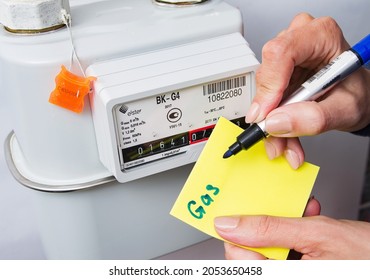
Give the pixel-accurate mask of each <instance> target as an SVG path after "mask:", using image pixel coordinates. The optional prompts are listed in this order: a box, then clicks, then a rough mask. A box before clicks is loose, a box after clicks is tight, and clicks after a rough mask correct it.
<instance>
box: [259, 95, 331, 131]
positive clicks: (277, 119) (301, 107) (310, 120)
mask: <svg viewBox="0 0 370 280" xmlns="http://www.w3.org/2000/svg"><path fill="white" fill-rule="evenodd" d="M326 107H328V106H323V104H319V103H317V102H310V101H306V102H298V103H295V104H289V105H286V106H282V107H279V108H277V109H275V110H273V111H272V112H271V113H270V114H269V115H268V116H267V117H266V122H265V123H266V131H267V132H268V133H269V134H270V135H273V136H275V137H297V136H305V135H316V134H319V133H321V132H324V131H327V130H328V129H330V127H331V125H330V121H331V119H330V117H331V111H330V109H329V110H328V108H326Z"/></svg>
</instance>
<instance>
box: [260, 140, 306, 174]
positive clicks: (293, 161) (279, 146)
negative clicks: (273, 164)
mask: <svg viewBox="0 0 370 280" xmlns="http://www.w3.org/2000/svg"><path fill="white" fill-rule="evenodd" d="M264 143H265V149H266V153H267V156H268V158H269V159H270V160H272V159H274V158H277V157H279V156H281V155H284V156H285V158H286V159H287V161H288V162H289V164H290V166H291V167H292V168H293V169H298V168H299V167H300V166H301V165H302V164H303V163H304V157H305V155H304V150H303V147H302V145H301V142H300V141H299V139H298V138H278V137H273V136H270V137H267V138H266V139H265V141H264Z"/></svg>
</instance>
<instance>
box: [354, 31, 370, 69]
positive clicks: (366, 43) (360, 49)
mask: <svg viewBox="0 0 370 280" xmlns="http://www.w3.org/2000/svg"><path fill="white" fill-rule="evenodd" d="M352 50H353V51H355V52H356V53H357V54H358V56H359V57H360V58H361V60H362V61H361V62H362V64H366V63H368V62H369V61H370V34H369V35H367V36H366V37H365V38H363V39H362V40H361V41H360V42H358V43H357V44H356V45H354V46H353V47H352Z"/></svg>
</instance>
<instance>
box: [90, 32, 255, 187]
mask: <svg viewBox="0 0 370 280" xmlns="http://www.w3.org/2000/svg"><path fill="white" fill-rule="evenodd" d="M138 65H140V67H138ZM257 66H258V61H257V60H256V59H255V56H254V54H253V52H252V51H251V50H250V49H249V47H248V45H247V43H246V42H245V40H244V39H243V37H242V36H241V35H240V34H238V33H235V34H231V35H226V36H223V37H218V38H214V39H209V40H206V41H201V42H195V43H192V44H187V45H183V46H177V47H173V48H168V49H163V50H158V51H156V52H151V53H147V54H142V55H138V56H132V57H127V58H122V59H119V60H113V61H108V62H103V63H97V64H94V65H91V66H90V67H89V69H88V74H89V75H94V76H96V77H97V81H96V83H95V91H94V93H93V94H92V95H91V96H90V97H91V98H90V99H91V105H92V108H93V110H92V111H93V119H94V125H95V132H96V137H97V141H98V148H99V155H100V159H101V161H102V163H103V164H104V165H105V166H106V167H107V168H108V169H109V170H110V171H111V172H112V173H113V174H114V175H115V177H116V178H117V180H118V181H120V182H126V181H130V180H134V179H136V178H140V177H144V176H147V175H150V174H154V173H158V172H161V171H165V170H168V169H171V168H175V167H178V166H182V165H185V164H189V163H192V162H194V161H196V160H197V158H198V156H199V154H200V153H201V151H202V149H203V147H204V144H205V142H206V140H207V139H208V138H209V136H210V135H211V133H212V130H213V127H214V126H215V124H216V123H217V120H218V119H219V117H221V116H223V117H225V118H227V119H229V120H231V121H233V122H235V123H236V124H238V125H240V126H241V127H243V128H246V124H245V122H244V116H245V114H246V112H247V110H248V108H249V105H250V103H251V101H252V98H253V95H254V92H255V70H256V68H257Z"/></svg>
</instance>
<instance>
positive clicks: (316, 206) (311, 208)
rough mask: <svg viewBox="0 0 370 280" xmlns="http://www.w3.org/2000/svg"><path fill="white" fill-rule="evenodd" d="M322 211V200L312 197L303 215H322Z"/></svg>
mask: <svg viewBox="0 0 370 280" xmlns="http://www.w3.org/2000/svg"><path fill="white" fill-rule="evenodd" d="M320 212H321V205H320V202H319V201H318V200H317V199H315V198H314V197H312V198H310V199H309V201H308V203H307V205H306V209H305V210H304V213H303V216H304V217H310V216H317V215H320Z"/></svg>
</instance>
